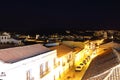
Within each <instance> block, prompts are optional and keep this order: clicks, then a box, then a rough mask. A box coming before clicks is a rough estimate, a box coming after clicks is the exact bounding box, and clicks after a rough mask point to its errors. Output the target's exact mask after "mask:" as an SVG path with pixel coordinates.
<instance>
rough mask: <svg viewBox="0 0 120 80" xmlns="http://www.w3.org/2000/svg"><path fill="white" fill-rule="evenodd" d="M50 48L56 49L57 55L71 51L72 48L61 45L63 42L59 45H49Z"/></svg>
mask: <svg viewBox="0 0 120 80" xmlns="http://www.w3.org/2000/svg"><path fill="white" fill-rule="evenodd" d="M50 49H51V50H54V49H56V50H57V56H58V57H61V56H63V55H66V54H67V53H69V52H72V51H73V49H72V48H70V47H68V46H66V45H63V44H62V45H59V46H55V47H51V48H50Z"/></svg>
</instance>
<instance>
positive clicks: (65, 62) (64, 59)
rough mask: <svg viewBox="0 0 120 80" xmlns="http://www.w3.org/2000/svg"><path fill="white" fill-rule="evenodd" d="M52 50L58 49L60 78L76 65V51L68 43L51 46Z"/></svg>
mask: <svg viewBox="0 0 120 80" xmlns="http://www.w3.org/2000/svg"><path fill="white" fill-rule="evenodd" d="M51 49H52V50H57V62H58V65H59V67H58V72H57V73H59V79H60V78H61V77H63V76H64V74H65V73H67V71H68V70H69V69H70V68H71V67H73V66H74V55H75V54H74V52H73V49H72V48H70V47H68V46H66V45H63V44H62V45H59V46H55V47H51Z"/></svg>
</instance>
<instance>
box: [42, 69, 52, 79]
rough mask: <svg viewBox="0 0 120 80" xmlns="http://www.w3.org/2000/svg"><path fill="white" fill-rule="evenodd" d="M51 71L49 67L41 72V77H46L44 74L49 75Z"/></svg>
mask: <svg viewBox="0 0 120 80" xmlns="http://www.w3.org/2000/svg"><path fill="white" fill-rule="evenodd" d="M49 72H50V70H49V69H46V71H44V72H41V73H40V78H42V77H44V76H45V75H47V74H48V73H49Z"/></svg>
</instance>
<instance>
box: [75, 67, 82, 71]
mask: <svg viewBox="0 0 120 80" xmlns="http://www.w3.org/2000/svg"><path fill="white" fill-rule="evenodd" d="M82 68H83V67H82V66H80V65H79V66H77V67H76V68H75V71H76V72H77V71H78V72H80V71H81V70H82Z"/></svg>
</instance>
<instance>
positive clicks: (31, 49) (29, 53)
mask: <svg viewBox="0 0 120 80" xmlns="http://www.w3.org/2000/svg"><path fill="white" fill-rule="evenodd" d="M47 51H50V50H49V49H48V48H46V47H44V46H42V45H41V44H34V45H29V46H22V47H14V48H8V49H1V50H0V60H1V61H3V62H5V63H14V62H17V61H20V60H23V59H26V58H29V57H33V56H36V55H40V54H42V53H44V52H47Z"/></svg>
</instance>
